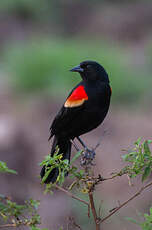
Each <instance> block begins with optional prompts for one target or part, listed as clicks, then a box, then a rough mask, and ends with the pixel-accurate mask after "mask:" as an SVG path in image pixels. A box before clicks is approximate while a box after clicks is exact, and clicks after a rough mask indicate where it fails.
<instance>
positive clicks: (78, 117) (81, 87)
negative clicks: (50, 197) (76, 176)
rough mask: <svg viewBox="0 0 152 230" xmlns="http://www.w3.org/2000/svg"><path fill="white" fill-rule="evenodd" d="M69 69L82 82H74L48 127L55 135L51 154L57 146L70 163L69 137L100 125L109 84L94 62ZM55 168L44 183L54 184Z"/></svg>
mask: <svg viewBox="0 0 152 230" xmlns="http://www.w3.org/2000/svg"><path fill="white" fill-rule="evenodd" d="M70 71H72V72H78V73H79V74H80V75H81V78H82V81H81V82H80V83H79V84H78V85H76V86H75V87H74V88H73V90H72V91H71V93H70V94H69V96H68V97H67V99H66V101H65V102H64V105H63V106H62V108H61V109H60V111H59V112H58V114H57V115H56V117H55V118H54V120H53V122H52V125H51V127H50V137H49V139H51V138H52V137H53V136H54V140H53V145H52V149H51V156H53V155H54V153H55V150H56V146H58V147H59V154H61V153H62V154H63V158H62V159H68V160H69V162H70V155H71V140H73V139H74V138H75V137H77V138H78V137H79V136H80V135H82V134H84V133H87V132H89V131H91V130H93V129H95V128H96V127H97V126H99V125H100V124H101V123H102V122H103V120H104V118H105V116H106V114H107V112H108V109H109V105H110V97H111V87H110V85H109V78H108V74H107V72H106V71H105V69H104V68H103V67H102V66H101V65H100V64H99V63H97V62H95V61H84V62H81V63H80V65H78V66H76V67H74V68H73V69H71V70H70ZM45 171H46V170H45V166H43V168H42V170H41V173H40V175H41V177H42V178H43V176H44V174H45ZM58 174H59V171H58V168H54V169H53V170H52V171H51V172H50V174H49V176H48V177H47V179H46V180H45V183H50V182H52V183H54V182H55V181H56V179H57V177H58Z"/></svg>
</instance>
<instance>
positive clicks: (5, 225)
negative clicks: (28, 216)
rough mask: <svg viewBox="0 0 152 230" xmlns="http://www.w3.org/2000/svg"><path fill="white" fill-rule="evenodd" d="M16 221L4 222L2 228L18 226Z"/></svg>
mask: <svg viewBox="0 0 152 230" xmlns="http://www.w3.org/2000/svg"><path fill="white" fill-rule="evenodd" d="M16 226H17V225H16V223H12V224H3V225H0V228H9V227H16Z"/></svg>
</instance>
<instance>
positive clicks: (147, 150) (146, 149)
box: [144, 141, 151, 155]
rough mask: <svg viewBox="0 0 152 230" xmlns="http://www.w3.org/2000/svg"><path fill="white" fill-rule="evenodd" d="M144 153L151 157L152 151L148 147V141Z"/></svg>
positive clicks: (145, 143)
mask: <svg viewBox="0 0 152 230" xmlns="http://www.w3.org/2000/svg"><path fill="white" fill-rule="evenodd" d="M144 151H145V153H147V154H148V155H151V151H150V148H149V145H148V141H144Z"/></svg>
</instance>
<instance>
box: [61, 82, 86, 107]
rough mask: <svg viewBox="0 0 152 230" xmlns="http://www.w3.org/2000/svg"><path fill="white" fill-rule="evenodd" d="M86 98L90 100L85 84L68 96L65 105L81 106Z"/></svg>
mask: <svg viewBox="0 0 152 230" xmlns="http://www.w3.org/2000/svg"><path fill="white" fill-rule="evenodd" d="M86 100H88V95H87V94H86V92H85V89H84V86H82V85H80V86H78V87H77V88H76V89H75V90H74V91H73V92H72V94H71V95H70V96H69V97H68V99H67V100H66V102H65V104H64V106H65V107H76V106H80V105H82V104H83V103H84V101H86Z"/></svg>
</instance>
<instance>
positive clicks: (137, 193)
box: [100, 182, 152, 223]
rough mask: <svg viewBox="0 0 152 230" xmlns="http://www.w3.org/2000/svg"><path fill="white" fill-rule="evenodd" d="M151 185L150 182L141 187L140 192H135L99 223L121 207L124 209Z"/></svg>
mask: <svg viewBox="0 0 152 230" xmlns="http://www.w3.org/2000/svg"><path fill="white" fill-rule="evenodd" d="M151 185H152V182H150V183H149V184H147V185H145V186H143V187H141V188H140V190H139V191H138V192H136V193H135V194H134V195H133V196H132V197H130V198H129V199H128V200H126V201H125V202H124V203H122V204H121V205H120V206H119V207H116V208H115V209H114V210H113V211H112V212H111V213H110V214H109V215H107V216H106V217H104V218H103V219H102V220H101V221H100V223H102V222H104V221H105V220H107V219H108V218H109V217H111V216H112V215H113V214H114V213H115V212H117V211H118V210H119V209H121V208H122V207H124V206H125V205H126V204H128V203H129V202H130V201H131V200H133V199H134V198H135V197H137V196H139V195H140V194H141V193H142V192H143V191H144V190H145V189H146V188H148V187H150V186H151Z"/></svg>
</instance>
